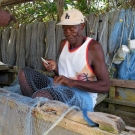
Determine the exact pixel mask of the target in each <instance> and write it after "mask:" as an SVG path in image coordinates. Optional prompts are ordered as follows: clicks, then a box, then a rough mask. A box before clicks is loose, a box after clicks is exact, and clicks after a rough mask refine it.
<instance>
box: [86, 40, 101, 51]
mask: <svg viewBox="0 0 135 135" xmlns="http://www.w3.org/2000/svg"><path fill="white" fill-rule="evenodd" d="M89 50H92V51H94V50H102V46H101V44H100V43H99V42H98V41H96V40H94V39H92V40H91V42H89Z"/></svg>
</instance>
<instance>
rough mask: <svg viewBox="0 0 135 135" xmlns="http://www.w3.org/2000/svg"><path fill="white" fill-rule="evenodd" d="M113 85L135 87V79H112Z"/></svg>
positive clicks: (111, 83)
mask: <svg viewBox="0 0 135 135" xmlns="http://www.w3.org/2000/svg"><path fill="white" fill-rule="evenodd" d="M110 85H111V86H118V87H125V88H135V81H134V80H120V79H110Z"/></svg>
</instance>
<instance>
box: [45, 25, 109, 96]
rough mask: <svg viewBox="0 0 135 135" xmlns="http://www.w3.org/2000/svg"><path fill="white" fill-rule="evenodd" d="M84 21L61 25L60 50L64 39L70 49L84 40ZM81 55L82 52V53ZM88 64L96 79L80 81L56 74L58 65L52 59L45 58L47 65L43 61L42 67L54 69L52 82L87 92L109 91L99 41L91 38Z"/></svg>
mask: <svg viewBox="0 0 135 135" xmlns="http://www.w3.org/2000/svg"><path fill="white" fill-rule="evenodd" d="M84 27H85V23H81V24H79V25H63V26H62V28H63V32H64V35H65V39H63V40H62V41H61V43H60V52H61V51H62V48H63V46H64V44H65V41H66V40H68V42H69V43H70V46H71V49H73V48H76V47H78V46H81V45H82V44H83V42H84V38H85V37H84V36H83V35H82V33H83V29H84ZM82 55H83V54H82ZM65 57H66V56H65ZM88 59H89V65H91V66H92V67H93V70H94V73H95V76H96V78H97V81H90V82H87V81H81V80H73V79H70V78H67V77H65V76H62V75H59V74H58V66H57V64H56V62H55V61H54V60H47V62H48V63H49V65H46V64H45V63H43V65H44V67H45V68H46V70H48V71H52V70H54V72H55V74H56V76H55V78H54V83H56V84H63V85H67V86H69V87H77V88H80V89H82V90H84V91H87V92H92V93H105V92H108V91H109V88H110V79H109V73H108V69H107V67H106V64H105V60H104V53H103V50H102V47H101V45H100V44H99V42H97V41H95V40H92V42H90V45H89V52H88Z"/></svg>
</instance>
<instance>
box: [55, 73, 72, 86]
mask: <svg viewBox="0 0 135 135" xmlns="http://www.w3.org/2000/svg"><path fill="white" fill-rule="evenodd" d="M54 83H55V84H63V85H66V86H69V87H73V80H72V79H69V78H67V77H65V76H63V75H60V76H55V77H54Z"/></svg>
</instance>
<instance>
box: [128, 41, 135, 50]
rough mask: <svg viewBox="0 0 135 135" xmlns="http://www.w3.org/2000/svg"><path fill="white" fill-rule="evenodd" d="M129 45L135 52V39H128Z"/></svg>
mask: <svg viewBox="0 0 135 135" xmlns="http://www.w3.org/2000/svg"><path fill="white" fill-rule="evenodd" d="M128 46H129V49H130V51H131V52H135V39H133V40H129V41H128Z"/></svg>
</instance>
